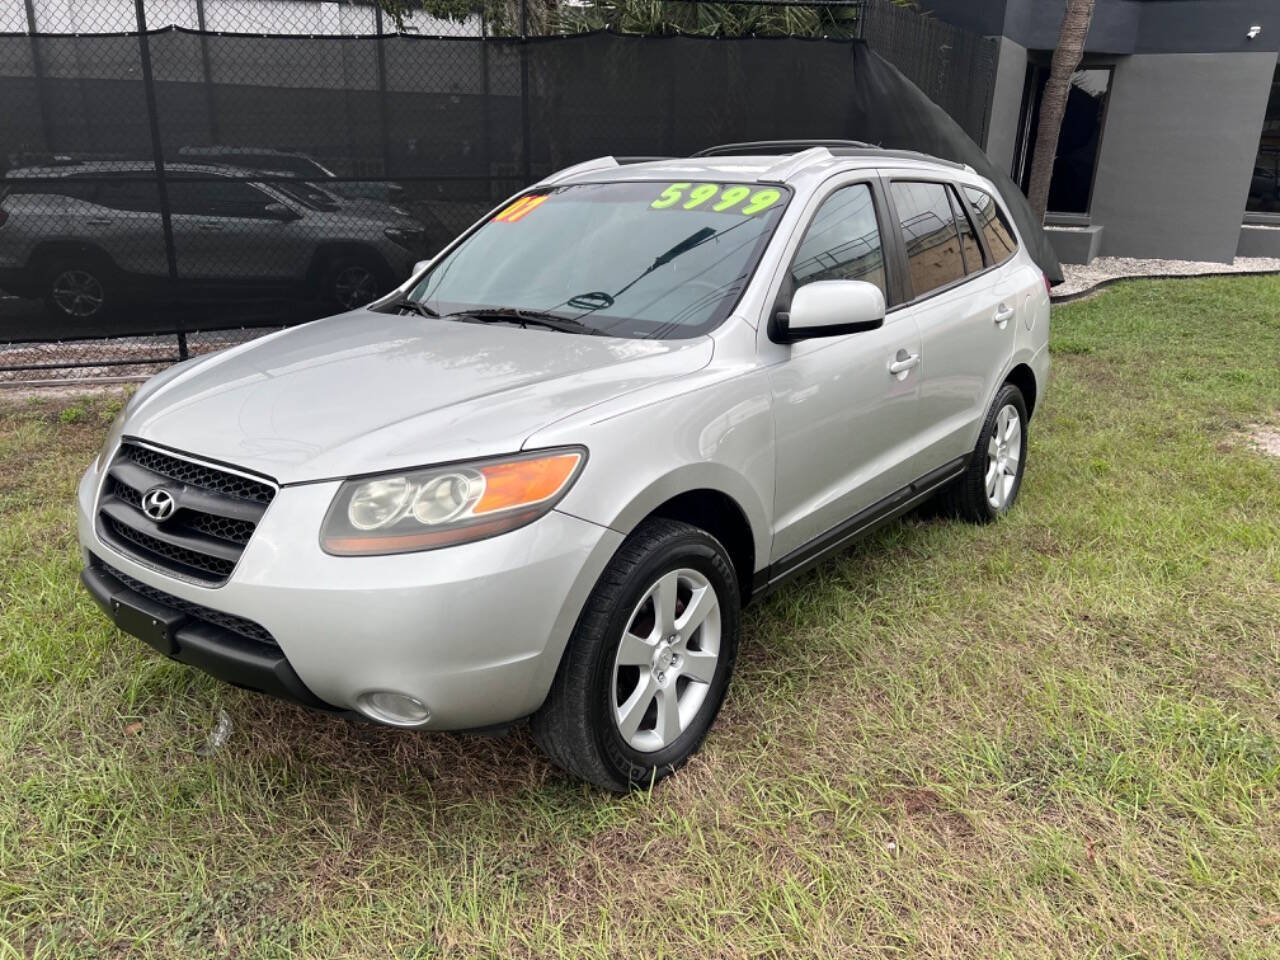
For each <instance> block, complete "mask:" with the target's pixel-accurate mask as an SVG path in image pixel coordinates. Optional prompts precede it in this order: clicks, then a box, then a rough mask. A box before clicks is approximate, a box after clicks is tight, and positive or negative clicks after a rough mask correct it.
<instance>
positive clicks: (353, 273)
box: [321, 256, 391, 310]
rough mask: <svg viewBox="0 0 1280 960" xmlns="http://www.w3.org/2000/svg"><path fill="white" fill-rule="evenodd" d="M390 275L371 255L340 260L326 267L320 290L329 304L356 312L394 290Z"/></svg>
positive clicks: (339, 258) (338, 258)
mask: <svg viewBox="0 0 1280 960" xmlns="http://www.w3.org/2000/svg"><path fill="white" fill-rule="evenodd" d="M387 273H388V271H387V270H386V269H385V268H384V267H383V266H382V265H381V264H380V263H378V262H377V261H376V259H375V258H373V257H371V256H363V257H362V256H349V257H337V258H336V259H334V260H333V261H331V262H330V263H329V265H328V266H327V267H326V268H325V271H324V275H323V280H322V281H321V291H322V294H323V296H324V299H325V301H326V302H327V303H329V304H331V305H333V306H335V307H338V308H339V309H340V310H354V309H356V308H357V307H363V306H364V305H365V304H366V303H370V302H372V301H374V300H376V299H377V298H378V297H379V296H381V295H382V294H383V293H384V292H386V291H387V290H389V289H391V287H390V284H389V283H388V281H387Z"/></svg>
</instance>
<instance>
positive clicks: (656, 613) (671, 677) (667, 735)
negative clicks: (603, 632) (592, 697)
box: [612, 567, 720, 753]
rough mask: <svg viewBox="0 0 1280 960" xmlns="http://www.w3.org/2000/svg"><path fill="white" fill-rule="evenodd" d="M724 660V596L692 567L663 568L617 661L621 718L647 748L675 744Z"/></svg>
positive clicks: (626, 734) (635, 741)
mask: <svg viewBox="0 0 1280 960" xmlns="http://www.w3.org/2000/svg"><path fill="white" fill-rule="evenodd" d="M719 662H720V599H719V597H718V596H717V595H716V590H715V587H713V586H712V585H711V582H710V581H709V580H708V579H707V578H706V577H705V576H703V575H702V574H701V573H699V572H698V571H697V570H693V569H690V568H687V567H685V568H681V569H679V570H673V571H671V572H669V573H665V574H663V575H662V576H661V577H660V578H659V579H658V581H657V582H656V583H654V584H652V585H651V586H650V587H649V589H648V590H646V591H645V593H644V597H643V598H642V599H641V601H640V603H639V604H637V606H636V608H635V610H634V611H632V614H631V618H630V619H629V620H628V621H627V626H626V629H625V630H624V631H623V633H622V639H621V641H620V642H619V644H618V652H617V654H616V656H615V658H614V665H613V685H612V690H613V703H612V708H613V719H614V722H615V724H616V725H617V728H618V732H619V733H620V734H622V739H623V740H625V741H626V742H627V744H628V745H629V746H630V747H631V748H632V749H633V750H637V751H639V752H641V753H653V752H654V751H657V750H661V749H663V748H664V747H668V746H670V745H671V744H672V743H673V742H675V740H676V739H677V738H678V737H679V736H680V734H681V733H683V732H684V731H685V730H687V729H688V728H689V726H690V724H692V723H693V721H694V718H695V717H697V715H698V711H699V710H700V709H701V708H702V704H703V702H704V701H705V700H706V698H707V691H708V690H709V689H710V688H711V681H712V679H713V678H714V677H715V675H716V667H717V666H718V664H719Z"/></svg>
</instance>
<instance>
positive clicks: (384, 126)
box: [373, 7, 391, 177]
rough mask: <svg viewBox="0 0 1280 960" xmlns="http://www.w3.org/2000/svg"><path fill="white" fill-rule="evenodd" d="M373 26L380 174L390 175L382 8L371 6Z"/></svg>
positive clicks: (385, 58)
mask: <svg viewBox="0 0 1280 960" xmlns="http://www.w3.org/2000/svg"><path fill="white" fill-rule="evenodd" d="M373 22H374V27H375V29H376V30H377V31H378V128H379V134H380V135H381V137H382V176H383V177H389V176H391V124H390V122H389V121H388V119H387V51H386V50H385V49H384V48H383V44H384V43H386V40H384V39H383V35H382V8H381V7H374V8H373Z"/></svg>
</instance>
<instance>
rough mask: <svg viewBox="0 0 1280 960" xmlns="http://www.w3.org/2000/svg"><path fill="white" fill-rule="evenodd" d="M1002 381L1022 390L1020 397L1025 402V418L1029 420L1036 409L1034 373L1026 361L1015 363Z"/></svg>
mask: <svg viewBox="0 0 1280 960" xmlns="http://www.w3.org/2000/svg"><path fill="white" fill-rule="evenodd" d="M1002 382H1003V383H1012V384H1013V385H1014V386H1015V387H1017V388H1018V389H1019V390H1021V391H1022V399H1023V400H1025V401H1026V404H1027V419H1028V420H1030V419H1031V417H1032V416H1033V415H1034V414H1035V410H1036V396H1037V389H1036V375H1035V371H1034V370H1032V369H1031V367H1030V366H1029V365H1028V364H1026V363H1021V362H1020V363H1016V364H1014V366H1013V368H1012V369H1011V370H1010V371H1009V372H1008V373H1007V374H1006V375H1005V378H1004V380H1003V381H1002Z"/></svg>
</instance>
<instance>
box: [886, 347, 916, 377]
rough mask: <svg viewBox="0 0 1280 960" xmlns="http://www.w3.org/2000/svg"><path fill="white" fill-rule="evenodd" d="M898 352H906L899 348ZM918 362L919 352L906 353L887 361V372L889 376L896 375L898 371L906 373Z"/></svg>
mask: <svg viewBox="0 0 1280 960" xmlns="http://www.w3.org/2000/svg"><path fill="white" fill-rule="evenodd" d="M898 353H899V354H904V353H907V351H905V350H899V351H898ZM919 362H920V354H918V353H907V355H906V356H905V357H902V356H900V357H899V359H897V360H891V361H889V374H890V376H894V377H896V376H897V375H898V374H900V373H906V372H907V371H908V370H910V369H911V368H912V367H914V366H915V365H916V364H917V363H919Z"/></svg>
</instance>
